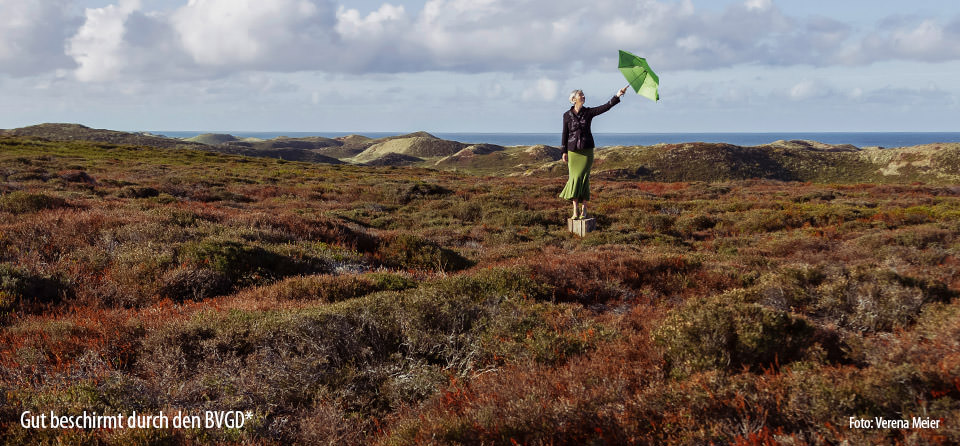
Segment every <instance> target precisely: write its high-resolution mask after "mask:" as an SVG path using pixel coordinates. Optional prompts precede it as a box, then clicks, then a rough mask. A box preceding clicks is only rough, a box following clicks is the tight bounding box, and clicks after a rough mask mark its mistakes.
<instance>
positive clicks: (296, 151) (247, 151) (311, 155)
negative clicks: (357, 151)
mask: <svg viewBox="0 0 960 446" xmlns="http://www.w3.org/2000/svg"><path fill="white" fill-rule="evenodd" d="M211 150H213V151H215V152H220V153H226V154H230V155H243V156H255V157H261V158H277V159H282V160H287V161H305V162H310V163H322V164H344V162H343V161H340V160H339V159H337V158H334V157H331V156H326V155H323V154H320V153H317V152H315V151H313V150H309V149H300V148H296V147H280V148H262V149H258V148H253V147H246V146H241V145H236V144H221V145H219V146H216V147H213V148H211Z"/></svg>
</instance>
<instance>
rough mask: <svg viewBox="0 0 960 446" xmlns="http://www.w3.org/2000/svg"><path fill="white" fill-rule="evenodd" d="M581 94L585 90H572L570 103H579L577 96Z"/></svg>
mask: <svg viewBox="0 0 960 446" xmlns="http://www.w3.org/2000/svg"><path fill="white" fill-rule="evenodd" d="M581 94H583V90H573V91H571V92H570V103H571V104H576V103H577V101H576V98H577V96H579V95H581Z"/></svg>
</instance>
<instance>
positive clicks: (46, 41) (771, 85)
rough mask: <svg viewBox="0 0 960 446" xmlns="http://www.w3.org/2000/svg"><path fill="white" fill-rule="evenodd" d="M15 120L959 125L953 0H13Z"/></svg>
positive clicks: (11, 114)
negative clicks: (573, 102)
mask: <svg viewBox="0 0 960 446" xmlns="http://www.w3.org/2000/svg"><path fill="white" fill-rule="evenodd" d="M0 17H2V19H0V98H2V102H0V128H16V127H22V126H27V125H33V124H38V123H43V122H74V123H80V124H83V125H87V126H90V127H94V128H108V129H115V130H127V131H175V130H177V131H225V132H230V131H234V132H242V131H247V132H256V131H263V132H267V131H270V132H273V131H281V132H283V131H289V132H318V133H322V132H357V133H363V132H413V131H420V130H424V131H429V132H488V133H502V132H534V133H544V132H559V131H560V127H561V115H562V113H563V112H564V111H565V110H566V109H568V108H569V106H570V103H569V102H568V96H569V94H570V92H571V91H572V90H574V89H582V90H583V91H584V93H585V95H586V100H587V105H588V106H595V105H600V104H602V103H604V102H606V101H607V100H609V98H610V97H611V96H613V94H614V93H615V92H616V91H617V90H618V89H619V88H621V87H623V86H625V85H626V82H625V80H624V79H623V76H622V75H621V74H620V72H619V71H618V70H617V50H620V49H622V50H626V51H630V52H632V53H634V54H637V55H639V56H642V57H645V58H646V59H647V61H648V63H649V64H650V66H651V67H652V68H653V69H654V70H655V71H656V72H657V74H658V75H659V77H660V101H659V102H653V101H650V100H648V99H646V98H643V97H640V96H637V95H635V94H633V93H632V92H628V94H627V96H625V97H624V99H623V102H622V103H621V104H620V105H618V106H617V107H615V108H614V109H613V110H611V111H610V112H609V113H608V114H605V115H604V116H603V117H601V118H598V119H597V120H596V121H594V125H593V127H594V128H593V130H594V131H595V132H599V133H603V132H611V133H612V132H622V133H659V132H694V133H695V132H876V131H879V132H883V131H905V132H927V131H960V129H958V128H957V125H956V122H958V117H960V113H958V112H960V82H958V80H957V79H960V43H958V42H960V2H956V1H955V0H950V1H946V0H944V1H939V0H929V1H928V0H915V1H912V2H904V1H889V0H874V1H866V0H844V1H836V0H804V1H800V0H796V1H794V0H789V1H788V0H737V1H729V0H711V1H707V0H593V1H589V2H585V1H582V0H547V1H541V0H420V1H416V0H405V1H389V2H384V1H378V0H357V1H350V2H338V1H335V0H271V1H263V0H43V1H37V0H0Z"/></svg>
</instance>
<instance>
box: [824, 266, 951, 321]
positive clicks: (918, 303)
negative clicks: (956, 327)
mask: <svg viewBox="0 0 960 446" xmlns="http://www.w3.org/2000/svg"><path fill="white" fill-rule="evenodd" d="M815 292H816V294H817V304H816V309H817V311H818V312H820V313H821V314H824V315H826V316H828V317H831V318H833V319H834V320H836V321H837V323H838V324H840V325H841V326H844V327H847V328H850V329H853V330H857V331H892V330H894V329H896V328H900V327H905V326H907V325H909V324H911V323H912V322H913V321H914V319H915V318H916V317H917V315H918V314H919V313H920V311H921V309H922V307H923V306H924V305H926V304H929V303H932V302H945V301H949V300H950V299H951V298H953V297H956V295H957V292H956V291H953V290H950V289H949V288H947V287H946V286H945V285H943V284H938V283H928V282H923V281H918V280H916V279H911V278H909V277H905V276H901V275H899V274H897V273H895V272H893V271H890V270H885V269H877V268H866V267H863V268H855V269H853V270H846V269H842V270H838V271H835V272H833V274H831V275H830V276H829V277H828V278H827V279H825V280H824V282H823V283H822V284H821V285H820V286H818V287H817V288H816V290H815Z"/></svg>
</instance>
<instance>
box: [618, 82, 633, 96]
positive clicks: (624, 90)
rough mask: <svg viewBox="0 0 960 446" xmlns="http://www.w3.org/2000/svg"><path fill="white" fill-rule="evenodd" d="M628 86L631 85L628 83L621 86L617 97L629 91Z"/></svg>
mask: <svg viewBox="0 0 960 446" xmlns="http://www.w3.org/2000/svg"><path fill="white" fill-rule="evenodd" d="M628 87H630V86H629V85H627V86H626V87H623V88H621V89H620V91H618V92H617V97H618V98H619V97H620V96H623V94H624V93H626V92H627V88H628Z"/></svg>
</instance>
